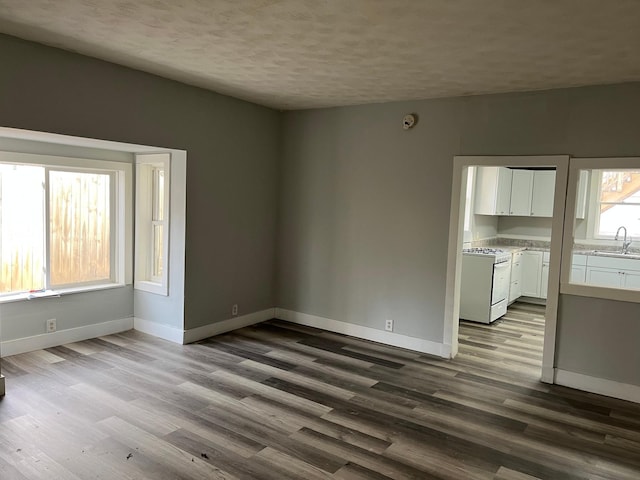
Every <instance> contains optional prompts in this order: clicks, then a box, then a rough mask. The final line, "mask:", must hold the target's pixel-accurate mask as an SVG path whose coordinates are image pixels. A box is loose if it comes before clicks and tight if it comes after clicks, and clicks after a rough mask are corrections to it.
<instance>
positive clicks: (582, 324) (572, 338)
mask: <svg viewBox="0 0 640 480" xmlns="http://www.w3.org/2000/svg"><path fill="white" fill-rule="evenodd" d="M639 307H640V306H639V305H638V304H637V303H628V302H616V301H612V300H604V299H600V298H587V297H577V296H573V295H562V296H561V298H560V306H559V311H558V317H559V318H560V319H561V321H560V322H559V324H558V338H557V345H558V349H557V352H556V355H557V357H556V364H557V367H558V368H561V369H562V370H568V371H570V372H576V373H581V374H584V375H590V376H594V377H600V378H606V379H608V380H613V381H616V382H621V383H630V384H633V385H640V378H638V375H639V373H638V369H639V367H640V348H638V342H639V341H640V308H639Z"/></svg>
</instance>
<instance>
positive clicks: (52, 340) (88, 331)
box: [0, 317, 133, 357]
mask: <svg viewBox="0 0 640 480" xmlns="http://www.w3.org/2000/svg"><path fill="white" fill-rule="evenodd" d="M132 328H133V317H129V318H121V319H118V320H111V321H108V322H102V323H94V324H92V325H85V326H82V327H77V328H68V329H66V330H58V331H57V332H53V333H45V334H42V335H34V336H32V337H25V338H18V339H16V340H7V341H6V342H2V344H1V348H0V351H1V352H2V356H3V357H8V356H9V355H17V354H19V353H26V352H33V351H35V350H42V349H43V348H51V347H57V346H60V345H64V344H66V343H73V342H80V341H82V340H88V339H90V338H96V337H102V336H103V335H111V334H113V333H120V332H125V331H127V330H131V329H132Z"/></svg>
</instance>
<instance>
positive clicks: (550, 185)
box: [531, 170, 556, 217]
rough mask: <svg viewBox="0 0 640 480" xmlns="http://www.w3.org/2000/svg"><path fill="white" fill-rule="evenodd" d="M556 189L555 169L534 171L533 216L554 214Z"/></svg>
mask: <svg viewBox="0 0 640 480" xmlns="http://www.w3.org/2000/svg"><path fill="white" fill-rule="evenodd" d="M555 189H556V172H555V170H539V171H535V172H534V173H533V194H532V196H531V216H532V217H552V216H553V197H554V195H555Z"/></svg>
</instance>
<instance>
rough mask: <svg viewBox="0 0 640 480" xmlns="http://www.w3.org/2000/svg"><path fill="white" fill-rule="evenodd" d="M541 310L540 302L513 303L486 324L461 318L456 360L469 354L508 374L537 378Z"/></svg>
mask: <svg viewBox="0 0 640 480" xmlns="http://www.w3.org/2000/svg"><path fill="white" fill-rule="evenodd" d="M544 312H545V307H544V305H533V304H530V303H521V302H515V303H513V304H511V306H510V307H509V308H508V309H507V314H506V315H504V316H503V317H501V318H499V319H498V320H496V321H495V322H493V323H492V324H490V325H485V324H482V323H476V322H467V321H465V320H461V321H460V330H459V333H458V342H459V345H460V350H459V353H458V357H456V360H458V359H465V358H470V357H472V358H473V362H474V363H475V364H477V363H482V364H486V365H487V366H490V367H491V368H492V369H497V370H500V371H501V372H502V373H504V374H507V375H510V376H512V375H513V376H516V377H518V376H519V377H525V378H528V379H529V378H530V379H536V380H537V379H539V378H540V372H541V370H542V347H543V343H544Z"/></svg>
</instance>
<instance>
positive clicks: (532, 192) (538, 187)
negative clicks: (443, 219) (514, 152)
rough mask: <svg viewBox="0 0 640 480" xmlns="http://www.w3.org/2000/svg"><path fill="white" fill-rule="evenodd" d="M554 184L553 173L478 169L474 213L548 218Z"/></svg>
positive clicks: (551, 171) (553, 171)
mask: <svg viewBox="0 0 640 480" xmlns="http://www.w3.org/2000/svg"><path fill="white" fill-rule="evenodd" d="M555 184H556V172H555V170H535V171H534V170H522V169H515V168H514V169H510V168H506V167H478V171H477V174H476V183H475V187H476V190H475V201H474V205H475V207H474V213H476V214H480V215H502V216H506V215H513V216H518V217H552V216H553V198H554V194H555ZM583 215H584V213H583Z"/></svg>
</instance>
